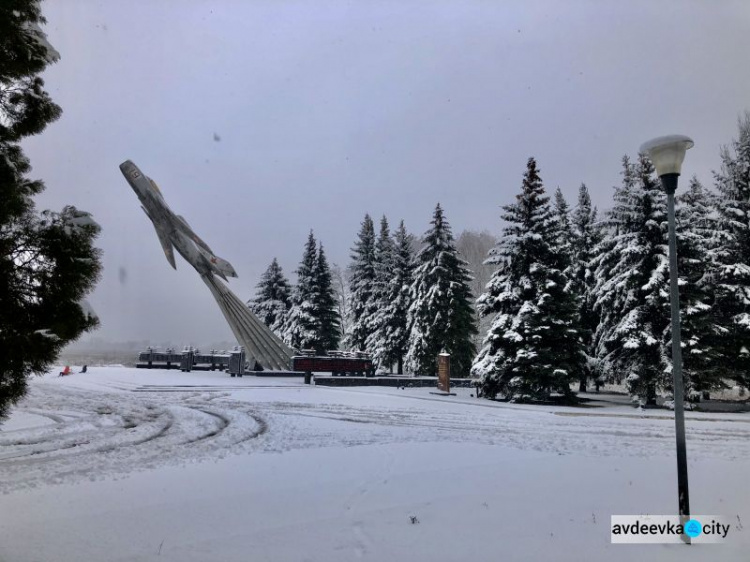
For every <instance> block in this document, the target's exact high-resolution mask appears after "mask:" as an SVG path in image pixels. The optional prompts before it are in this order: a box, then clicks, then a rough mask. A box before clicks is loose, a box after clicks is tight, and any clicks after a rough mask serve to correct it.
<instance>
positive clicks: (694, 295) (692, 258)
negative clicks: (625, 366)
mask: <svg viewBox="0 0 750 562" xmlns="http://www.w3.org/2000/svg"><path fill="white" fill-rule="evenodd" d="M712 199H713V197H712V196H711V194H709V193H707V192H706V190H705V189H704V188H703V186H702V185H701V183H700V182H699V181H698V178H696V177H693V178H692V179H691V180H690V185H689V187H688V189H687V190H686V191H684V192H683V193H678V195H677V210H676V219H677V220H676V222H677V258H678V265H677V271H678V273H679V276H680V313H681V318H680V331H681V342H682V348H683V353H682V358H683V376H684V377H685V384H686V387H687V395H688V396H691V395H693V397H695V396H696V395H697V394H699V393H704V392H710V391H712V390H717V389H721V388H724V387H725V386H726V385H725V384H724V381H723V379H722V375H724V374H725V366H724V365H725V363H726V362H725V360H724V357H723V356H722V354H721V346H720V345H717V344H718V341H717V340H718V336H719V335H720V331H719V330H717V327H716V324H715V322H714V315H713V301H714V298H713V297H714V294H715V293H716V288H715V287H714V284H713V281H712V274H713V271H714V269H713V267H712V263H711V257H712V256H713V255H714V251H713V247H712V244H713V241H714V233H715V231H716V216H715V214H714V212H713V207H714V206H713V201H712ZM671 332H672V330H671V324H670V326H669V327H668V329H667V331H666V333H665V337H664V345H665V347H666V349H668V350H669V354H670V357H671V349H672V347H671V346H672V339H671V338H672V333H671Z"/></svg>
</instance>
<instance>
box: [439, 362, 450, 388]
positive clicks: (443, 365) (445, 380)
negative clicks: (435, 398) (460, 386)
mask: <svg viewBox="0 0 750 562" xmlns="http://www.w3.org/2000/svg"><path fill="white" fill-rule="evenodd" d="M437 387H438V390H441V391H443V392H450V391H451V356H450V354H449V353H445V352H443V353H441V354H440V355H438V386H437Z"/></svg>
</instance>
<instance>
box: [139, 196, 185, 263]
mask: <svg viewBox="0 0 750 562" xmlns="http://www.w3.org/2000/svg"><path fill="white" fill-rule="evenodd" d="M141 209H143V212H144V213H146V216H147V217H148V218H149V219H151V224H153V225H154V230H156V235H157V236H158V237H159V242H160V243H161V249H162V250H164V255H165V256H166V258H167V261H168V262H169V265H171V266H172V268H173V269H177V264H176V263H175V261H174V249H173V246H172V241H171V240H170V239H169V236H167V234H166V233H165V232H163V231H161V230H159V227H158V226H156V223H155V222H154V219H152V218H151V215H149V214H148V211H147V210H146V207H141Z"/></svg>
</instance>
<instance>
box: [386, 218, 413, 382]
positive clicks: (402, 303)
mask: <svg viewBox="0 0 750 562" xmlns="http://www.w3.org/2000/svg"><path fill="white" fill-rule="evenodd" d="M412 247H413V236H412V235H411V234H409V233H408V232H407V231H406V227H405V226H404V221H403V220H402V221H401V223H400V224H399V227H398V230H396V233H395V235H394V248H393V268H392V270H391V278H390V281H389V284H388V296H387V298H386V299H385V304H384V308H383V316H384V318H385V319H386V323H385V325H384V327H383V334H384V337H383V346H384V348H385V349H386V350H387V356H388V358H389V361H390V362H391V364H392V363H395V364H396V365H397V371H396V372H397V373H398V374H399V375H402V374H403V373H404V356H405V355H406V351H407V349H408V344H409V307H410V306H411V304H412V297H411V284H412V272H413V268H414V251H413V249H412Z"/></svg>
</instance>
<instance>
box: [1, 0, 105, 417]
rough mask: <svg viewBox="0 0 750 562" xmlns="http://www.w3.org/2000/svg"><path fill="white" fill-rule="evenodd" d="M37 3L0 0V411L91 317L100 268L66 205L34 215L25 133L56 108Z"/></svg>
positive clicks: (92, 322)
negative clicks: (45, 76)
mask: <svg viewBox="0 0 750 562" xmlns="http://www.w3.org/2000/svg"><path fill="white" fill-rule="evenodd" d="M44 23H45V20H44V18H43V17H42V14H41V10H40V7H39V2H38V1H37V0H3V2H0V358H1V360H0V418H2V417H3V416H5V415H6V414H7V410H8V407H9V406H10V405H11V404H13V403H15V402H16V401H18V400H19V399H20V398H21V397H22V396H23V395H24V394H25V392H26V389H27V379H28V378H29V377H30V376H32V375H35V374H43V373H45V372H46V371H47V370H48V369H49V368H50V366H51V364H52V363H53V362H54V361H55V360H56V359H57V357H58V355H59V353H60V351H61V350H62V348H63V347H64V346H65V345H66V344H68V343H70V342H72V341H74V340H76V339H77V338H78V337H79V336H80V335H81V334H82V333H83V332H86V331H89V330H92V329H93V328H94V327H95V326H96V325H97V323H98V321H97V318H96V316H95V315H94V313H93V311H92V310H91V309H90V307H89V306H88V305H87V304H86V301H85V300H83V299H84V297H85V296H86V295H87V294H88V293H89V292H90V291H91V290H92V289H93V287H94V285H95V283H96V281H97V279H98V277H99V272H100V269H101V257H100V256H101V252H100V251H99V250H97V249H96V248H94V246H93V243H94V239H95V238H96V236H97V234H98V233H99V226H98V225H97V224H96V223H95V222H94V221H93V220H92V218H91V216H90V215H89V214H88V213H84V212H82V211H78V210H77V209H75V207H65V208H64V209H63V210H62V212H59V213H57V212H51V211H44V212H42V213H39V212H38V211H37V210H36V209H35V206H34V201H33V199H32V197H33V196H34V195H37V194H39V193H41V192H42V191H43V190H44V184H43V183H42V182H41V181H39V180H32V179H30V178H29V177H28V174H29V172H30V171H31V165H30V162H29V160H28V158H26V156H25V155H24V153H23V150H22V149H21V142H22V140H23V139H24V138H26V137H29V136H31V135H36V134H39V133H41V132H42V131H43V130H44V129H45V127H46V126H47V125H48V124H49V123H52V122H53V121H55V120H56V119H57V118H58V117H59V116H60V114H61V110H60V107H59V106H57V105H56V104H55V103H54V102H53V101H52V100H51V99H50V97H49V95H48V94H47V92H46V91H45V90H44V81H43V80H42V78H41V77H40V74H41V73H42V72H43V71H44V69H45V68H46V67H47V65H49V64H52V63H54V62H56V61H57V60H58V59H59V54H58V53H57V51H55V49H53V48H52V46H51V45H50V44H49V43H48V42H47V38H46V36H45V34H44V32H43V31H42V30H41V28H40V25H41V24H44Z"/></svg>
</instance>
